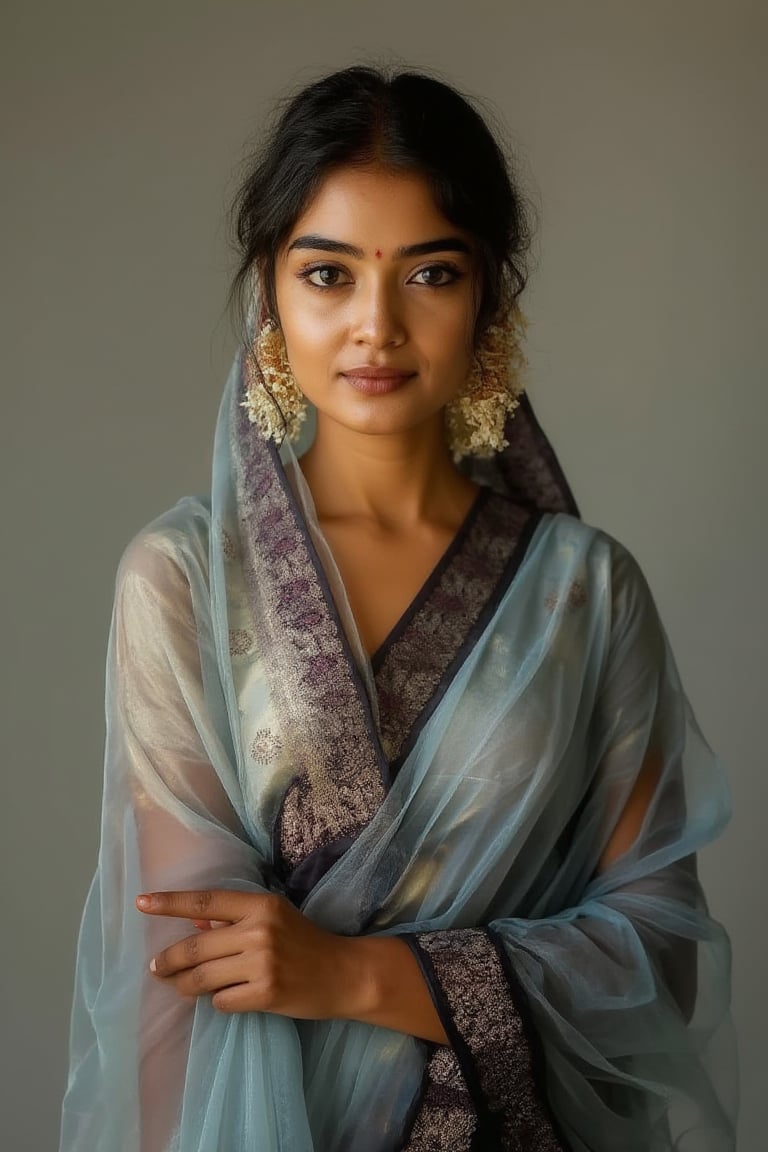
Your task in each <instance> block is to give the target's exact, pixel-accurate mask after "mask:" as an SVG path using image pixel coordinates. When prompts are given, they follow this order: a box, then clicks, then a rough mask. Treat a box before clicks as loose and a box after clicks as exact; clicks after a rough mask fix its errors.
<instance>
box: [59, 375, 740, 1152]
mask: <svg viewBox="0 0 768 1152" xmlns="http://www.w3.org/2000/svg"><path fill="white" fill-rule="evenodd" d="M241 396H242V377H241V361H240V358H238V359H237V360H236V362H235V364H234V366H233V369H232V372H231V374H230V377H229V380H228V382H227V385H226V388H225V391H224V395H223V398H222V402H221V407H220V411H219V418H218V423H217V429H216V440H215V448H214V461H213V483H212V491H211V494H210V497H209V496H206V497H199V498H198V497H188V498H185V499H183V500H181V501H179V503H178V504H176V505H175V507H173V508H171V509H170V510H169V511H168V512H166V513H164V514H163V515H162V516H160V517H158V518H157V519H156V520H154V521H153V522H152V523H151V524H149V525H148V526H147V527H146V528H145V529H143V530H142V531H141V532H140V533H139V534H138V535H137V536H136V537H135V538H134V539H133V540H132V541H131V543H130V544H129V545H128V547H127V548H126V550H125V552H124V554H123V556H122V559H121V562H120V565H119V569H118V573H117V580H116V589H115V602H114V611H113V616H112V624H111V630H110V637H109V648H108V665H107V686H106V710H107V739H106V751H105V774H104V793H103V820H102V833H101V847H100V853H99V859H98V866H97V868H96V872H95V876H94V879H93V883H92V885H91V888H90V891H89V893H88V897H87V901H86V906H85V910H84V914H83V920H82V925H81V932H80V940H79V947H78V959H77V973H76V987H75V1001H74V1006H73V1012H72V1033H71V1062H70V1075H69V1084H68V1089H67V1093H66V1097H65V1100H64V1107H63V1117H62V1139H61V1146H60V1148H61V1152H312V1150H314V1152H396V1150H405V1149H408V1150H414V1152H415V1150H421V1152H439V1150H443V1149H445V1150H446V1152H448V1150H450V1152H462V1150H473V1152H484V1150H493V1149H499V1150H520V1152H554V1150H571V1152H619V1150H620V1152H662V1150H664V1152H668V1150H672V1149H675V1150H679V1152H727V1150H732V1149H733V1148H734V1147H735V1144H734V1130H733V1123H734V1121H733V1113H734V1088H733V1084H732V1079H733V1065H734V1057H733V1044H732V1036H731V1030H730V1024H729V1015H728V1008H729V947H728V940H727V938H726V936H725V934H724V932H723V930H722V928H721V927H720V926H719V925H718V924H717V923H716V922H715V921H714V920H713V919H712V918H711V917H710V916H709V914H708V911H707V906H706V902H705V898H704V895H703V894H702V890H701V887H700V884H699V881H698V878H697V871H696V856H697V853H698V852H699V850H700V849H702V848H703V847H705V846H706V845H707V844H709V843H710V842H711V841H712V840H713V839H714V838H715V837H716V836H717V835H718V834H719V833H720V831H721V830H722V828H723V826H724V824H725V822H726V821H727V818H728V811H729V802H728V792H727V788H726V784H725V781H724V777H723V772H722V768H721V766H720V764H719V761H718V760H717V758H716V756H715V755H714V754H713V752H712V751H711V750H710V748H709V747H708V745H707V743H706V741H705V739H704V737H703V736H702V733H701V731H700V729H699V727H698V725H697V722H696V720H695V718H694V716H693V714H692V711H691V708H690V705H689V703H688V701H687V699H686V696H685V692H684V689H683V687H682V686H681V684H680V679H679V676H678V673H677V669H676V666H675V661H674V658H673V655H672V653H671V651H670V647H669V643H668V640H667V637H666V634H665V632H664V629H663V626H662V624H661V622H660V620H659V617H658V613H657V611H656V607H655V605H654V602H653V598H652V596H651V593H650V591H649V589H648V586H647V584H646V581H645V579H644V577H643V575H642V572H641V571H640V569H639V567H638V565H637V563H636V561H635V560H634V559H633V557H632V556H631V554H630V553H629V552H628V551H627V550H626V548H624V547H623V546H622V545H621V544H620V543H619V542H618V541H616V540H614V539H613V538H612V537H610V536H609V535H607V534H606V533H604V532H602V531H600V530H598V529H596V528H593V527H590V526H588V525H586V524H584V523H583V522H582V521H581V519H580V518H579V516H578V513H577V510H576V507H575V505H574V504H573V500H572V497H571V496H570V493H569V491H568V488H567V484H566V483H565V481H564V478H563V477H562V474H561V473H560V471H559V468H558V466H557V462H556V460H555V458H554V455H553V454H552V451H551V448H550V447H549V445H548V443H547V441H546V438H545V437H544V436H543V433H541V430H540V429H539V428H538V425H537V424H536V421H535V418H534V416H533V413H532V410H531V409H530V405H529V404H528V402H527V400H525V399H524V403H523V404H522V405H521V409H520V411H519V413H518V417H517V418H516V421H512V428H511V432H510V448H509V450H508V451H507V452H506V453H505V454H504V457H503V458H500V459H499V460H497V461H496V462H495V464H494V467H493V471H492V472H491V471H488V472H487V473H482V472H481V470H480V469H478V472H477V476H478V479H479V480H480V482H481V484H482V487H481V490H480V494H479V495H478V497H477V499H476V501H475V504H474V505H473V507H472V508H471V510H470V512H469V513H468V515H467V517H466V520H465V521H464V523H463V524H462V526H461V529H460V530H459V532H458V534H457V536H456V538H455V539H454V541H453V543H452V544H451V546H450V548H449V549H448V551H447V552H446V554H445V555H444V556H443V558H442V560H441V561H440V563H439V564H438V566H437V567H436V569H435V570H434V571H433V573H432V574H431V576H430V577H429V579H428V581H427V582H426V584H425V585H424V587H423V588H422V590H421V592H420V593H419V595H418V596H417V597H416V599H415V600H414V602H413V603H412V604H411V606H410V607H409V609H408V610H407V611H406V613H405V614H404V616H403V617H402V619H401V620H400V621H399V622H398V624H397V625H396V627H395V628H394V629H393V631H392V633H391V634H390V636H389V637H388V638H387V640H386V641H385V642H384V644H383V645H382V646H381V648H380V649H379V651H378V652H376V653H375V654H374V656H373V658H372V659H369V658H368V657H367V655H366V653H365V651H364V649H363V646H362V644H361V641H360V639H359V636H358V634H357V631H356V628H355V622H354V620H353V618H352V615H351V612H350V610H349V605H348V602H347V599H346V596H345V593H344V588H343V585H342V583H341V580H340V578H339V575H338V572H337V570H336V568H335V565H334V562H333V558H332V556H331V553H330V551H329V549H328V547H327V544H326V543H325V540H324V538H323V535H322V532H321V531H320V528H319V526H318V523H317V520H316V517H315V513H314V508H313V505H312V500H311V496H310V494H309V492H308V489H307V487H306V485H305V483H304V481H303V478H302V474H301V471H300V468H299V467H298V463H297V459H296V456H295V455H294V452H293V450H292V449H291V448H290V446H288V445H287V444H286V445H284V446H283V447H282V448H280V449H279V450H278V449H276V448H275V447H274V446H273V445H271V444H267V443H266V442H264V441H263V440H260V439H259V438H258V437H257V435H256V432H255V429H254V428H253V427H252V426H250V425H249V424H248V420H247V417H246V416H245V414H244V411H243V409H242V407H241V404H240V401H241ZM638 794H642V795H643V796H644V811H645V815H644V818H643V820H642V825H641V827H639V829H638V830H637V834H636V835H635V836H634V838H633V839H632V840H631V842H628V843H626V844H625V845H623V846H622V848H621V851H620V852H618V853H616V852H615V851H614V852H611V853H608V856H607V857H606V849H607V847H608V846H609V844H611V843H612V834H613V832H614V830H615V829H616V827H617V825H618V824H619V821H620V819H621V817H622V813H623V812H624V811H625V808H626V806H627V803H628V801H629V798H630V797H631V796H637V795H638ZM198 888H236V889H240V890H246V891H253V892H263V891H270V892H279V893H282V894H283V895H285V896H286V897H287V898H289V899H290V900H292V901H293V902H294V903H295V904H296V905H297V906H298V907H299V908H300V909H301V910H302V911H303V912H304V914H305V915H306V916H308V917H310V918H311V919H313V920H314V921H316V922H317V923H319V924H321V925H323V926H324V927H325V928H327V929H329V930H331V931H333V932H337V933H340V934H346V935H358V934H363V933H365V934H398V935H401V936H402V937H403V938H404V939H405V940H406V942H407V943H408V944H409V946H410V947H411V948H412V949H413V951H414V953H415V954H416V956H417V958H418V960H419V963H420V965H421V971H422V972H423V974H424V978H425V980H426V981H427V982H428V984H429V988H430V991H431V994H432V997H433V999H434V1002H435V1005H436V1008H437V1010H438V1012H439V1014H440V1016H441V1019H442V1021H443V1024H444V1026H445V1030H446V1033H447V1035H448V1037H449V1039H450V1045H449V1046H439V1045H434V1044H429V1043H426V1042H423V1041H421V1040H418V1039H416V1038H414V1037H411V1036H407V1035H405V1034H401V1033H397V1032H391V1031H388V1030H386V1029H383V1028H377V1027H372V1026H368V1025H364V1024H361V1023H358V1022H353V1021H347V1020H331V1021H294V1020H292V1019H290V1018H286V1017H281V1016H278V1015H272V1014H269V1013H256V1012H252V1013H239V1014H234V1015H227V1014H224V1013H221V1012H217V1011H216V1010H215V1009H214V1008H213V1006H212V1004H211V1001H210V997H208V996H205V995H203V996H200V997H198V998H197V999H196V1000H189V999H182V998H181V997H179V996H178V995H177V994H176V992H175V991H174V990H173V989H171V988H168V987H166V986H160V985H159V984H158V982H157V981H155V980H153V978H152V977H151V976H150V974H149V973H148V962H149V959H150V957H151V956H152V955H154V954H155V953H156V952H157V951H159V950H160V949H162V948H164V947H167V946H168V945H169V944H170V943H171V942H173V941H174V940H178V939H182V938H184V937H186V936H189V935H191V934H192V933H193V932H194V931H195V930H194V928H193V927H192V926H191V924H189V923H187V922H183V921H179V920H174V919H161V918H154V917H145V916H142V914H141V913H139V912H138V911H137V910H136V909H135V906H134V899H135V897H136V895H137V894H138V893H140V892H145V891H159V890H170V889H198Z"/></svg>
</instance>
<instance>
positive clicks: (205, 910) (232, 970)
mask: <svg viewBox="0 0 768 1152" xmlns="http://www.w3.org/2000/svg"><path fill="white" fill-rule="evenodd" d="M143 901H148V903H146V904H144V903H143ZM136 906H137V908H139V910H140V911H142V912H146V913H149V914H150V915H153V916H177V917H182V918H184V919H188V920H192V921H196V922H199V923H200V925H201V927H202V926H203V925H205V926H206V927H207V925H208V924H209V923H210V922H211V921H213V922H225V923H224V925H223V926H222V927H210V928H208V930H206V931H201V932H196V933H195V934H194V935H192V936H188V937H187V938H186V939H184V940H180V941H179V942H178V943H177V944H173V945H171V947H170V948H166V949H165V950H164V951H162V952H159V953H158V954H157V955H156V956H155V957H154V960H153V961H152V964H151V965H150V969H151V971H153V973H154V975H155V976H156V977H157V979H158V980H163V981H165V982H166V983H167V984H170V985H172V986H173V987H174V988H175V989H176V991H177V992H178V993H179V994H180V995H182V996H200V995H203V994H208V995H211V996H212V999H213V1005H214V1007H215V1008H218V1009H219V1010H220V1011H222V1012H276V1013H278V1014H279V1015H281V1016H293V1017H294V1018H296V1019H309V1020H324V1019H329V1018H331V1017H346V1018H348V1019H349V1018H355V1015H356V1012H357V1003H356V991H357V986H358V983H359V981H360V977H361V966H360V965H359V964H358V963H357V962H356V959H355V943H356V940H355V938H351V937H346V936H336V935H334V934H333V933H331V932H326V931H325V930H324V929H322V928H318V927H317V925H316V924H313V923H312V921H311V920H308V919H307V917H306V916H303V915H302V913H301V912H299V911H298V909H297V908H295V907H294V906H293V904H291V903H290V902H289V901H288V900H286V899H285V898H284V897H283V896H278V895H275V894H262V893H256V892H236V891H232V890H229V889H214V890H212V891H208V892H154V893H151V894H149V895H148V896H139V897H137V900H136ZM360 991H361V992H362V989H360Z"/></svg>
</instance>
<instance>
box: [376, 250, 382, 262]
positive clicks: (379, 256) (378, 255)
mask: <svg viewBox="0 0 768 1152" xmlns="http://www.w3.org/2000/svg"><path fill="white" fill-rule="evenodd" d="M376 258H377V259H378V260H381V248H377V249H376Z"/></svg>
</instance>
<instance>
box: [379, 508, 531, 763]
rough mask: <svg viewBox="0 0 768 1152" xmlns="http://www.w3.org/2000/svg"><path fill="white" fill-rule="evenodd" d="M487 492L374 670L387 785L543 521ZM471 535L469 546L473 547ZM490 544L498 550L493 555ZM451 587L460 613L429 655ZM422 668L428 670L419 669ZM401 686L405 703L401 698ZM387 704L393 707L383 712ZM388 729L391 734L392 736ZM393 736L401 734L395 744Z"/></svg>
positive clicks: (477, 636)
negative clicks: (475, 568) (472, 570)
mask: <svg viewBox="0 0 768 1152" xmlns="http://www.w3.org/2000/svg"><path fill="white" fill-rule="evenodd" d="M486 491H487V493H488V495H487V497H486V498H485V499H484V500H483V504H482V507H480V508H478V511H477V515H476V516H475V517H474V518H473V520H472V522H471V523H470V524H469V525H467V531H466V534H465V536H464V538H463V539H462V541H461V543H460V545H459V546H458V547H457V548H456V549H455V550H454V552H453V554H452V555H451V556H450V557H448V558H447V560H446V564H445V566H444V568H442V570H441V571H440V572H439V573H438V575H437V578H436V580H435V582H434V583H432V584H431V586H430V587H428V588H427V587H426V586H425V588H424V590H423V595H422V594H420V595H419V597H417V601H416V602H415V604H414V611H413V613H412V615H411V619H410V620H409V621H408V622H407V623H406V625H405V626H404V627H403V628H402V629H401V630H400V631H399V634H398V635H397V636H396V637H395V638H394V639H393V641H392V643H391V644H390V645H389V646H388V650H387V651H386V652H384V653H383V655H382V656H381V658H380V660H379V661H378V663H377V665H375V666H374V674H375V677H376V685H377V688H379V689H380V703H381V702H382V701H383V702H384V703H383V704H382V706H381V707H380V718H379V724H380V728H381V730H382V743H383V745H384V748H385V752H389V751H390V750H391V751H392V753H393V755H391V756H390V772H391V775H392V776H393V777H394V776H395V775H396V774H397V772H398V771H399V769H400V768H401V767H402V765H403V763H404V762H405V760H406V759H407V758H408V756H409V755H410V753H411V751H412V750H413V748H414V746H415V744H416V742H417V740H418V738H419V736H420V735H421V732H422V730H423V729H424V727H425V725H426V724H427V722H428V721H429V719H430V717H431V716H432V715H433V713H434V712H435V710H436V709H437V707H438V706H439V704H440V702H441V700H442V699H443V697H444V696H445V693H446V692H447V690H448V687H449V685H450V684H451V682H452V681H453V679H454V677H455V675H456V674H457V672H458V670H459V668H460V667H461V665H462V664H463V663H464V661H465V660H466V658H467V656H468V655H469V653H470V652H471V650H472V648H473V647H474V645H475V644H476V643H477V640H478V639H479V637H480V636H481V635H482V633H483V632H484V631H485V629H486V628H487V626H488V624H489V623H490V621H491V620H492V619H493V616H494V614H495V613H496V611H497V609H498V607H499V604H500V603H501V601H502V599H503V598H504V596H505V595H506V593H507V591H508V589H509V587H510V585H511V583H512V581H513V580H514V578H515V576H516V574H517V572H518V569H519V568H520V566H521V564H522V562H523V560H524V559H525V557H526V555H527V553H528V548H529V545H530V544H531V541H532V539H533V537H534V535H535V532H536V529H537V527H538V526H539V524H540V523H541V520H542V518H543V516H544V513H540V512H535V511H531V509H529V508H526V507H523V506H521V505H518V504H514V503H513V502H512V501H510V500H508V499H507V498H506V497H503V496H500V495H499V494H498V493H494V492H493V491H491V490H490V489H486ZM473 533H474V535H475V536H476V537H477V538H476V539H473ZM489 544H490V545H494V544H495V545H496V546H497V551H496V554H495V555H494V554H493V549H492V548H491V547H489ZM473 563H478V565H480V566H482V567H484V569H485V571H483V572H482V574H479V575H478V577H477V581H478V583H479V584H480V587H479V588H477V589H476V591H471V590H470V589H469V588H468V587H467V585H468V583H469V580H470V578H469V575H468V572H467V570H466V569H467V568H469V567H471V566H472V564H473ZM462 568H463V569H464V570H463V571H462ZM452 582H453V583H458V585H459V588H458V598H459V599H462V600H463V601H464V603H463V604H462V608H463V613H461V614H460V613H454V617H455V619H456V620H457V621H458V626H457V627H456V629H455V633H454V636H453V638H452V642H451V640H449V642H448V643H447V644H444V645H443V646H442V647H440V648H437V649H435V648H434V646H433V645H432V644H430V639H431V638H432V637H433V636H434V634H435V632H436V630H437V627H438V626H439V624H440V623H441V619H440V612H439V603H440V598H441V595H442V596H444V597H445V596H451V595H452V596H453V597H454V598H455V597H456V593H455V592H454V593H451V592H450V585H451V583H452ZM473 597H474V603H473V602H472V601H473ZM425 654H426V656H425ZM425 660H426V661H427V662H429V661H431V664H429V665H428V666H425ZM414 668H418V669H420V670H421V672H422V682H423V683H424V685H425V690H422V691H421V692H419V690H418V681H417V679H416V678H415V677H414V674H413V670H414ZM398 683H399V685H400V690H398ZM406 683H407V685H408V690H409V691H408V694H407V696H406V694H405V692H404V691H403V687H404V685H405V684H406ZM388 700H392V701H393V703H392V704H389V706H388V707H387V701H388ZM397 704H399V705H400V707H399V709H398V708H397ZM391 727H395V729H396V730H395V732H394V733H392V731H391ZM397 728H399V729H400V732H401V736H400V739H399V740H398V737H397Z"/></svg>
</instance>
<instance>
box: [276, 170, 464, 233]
mask: <svg viewBox="0 0 768 1152" xmlns="http://www.w3.org/2000/svg"><path fill="white" fill-rule="evenodd" d="M307 232H311V233H314V234H317V235H321V236H325V237H328V238H331V239H334V240H344V241H347V242H348V243H351V244H355V245H356V246H357V247H360V248H363V249H364V250H365V251H366V252H367V251H368V250H369V249H370V250H371V251H372V250H373V249H374V248H379V249H382V250H383V251H386V250H387V249H395V248H398V247H401V246H403V245H407V244H415V243H418V242H419V241H423V240H428V239H430V238H432V237H434V236H442V235H446V234H454V235H463V233H462V232H461V230H460V229H457V228H456V226H455V225H453V224H451V223H450V221H448V220H447V219H446V217H445V216H444V215H443V213H442V212H441V211H440V210H439V209H438V207H437V204H436V203H435V199H434V196H433V194H432V190H431V188H430V186H429V183H428V181H427V179H426V177H425V176H422V175H421V174H420V173H417V172H392V171H391V170H387V169H382V168H353V167H349V168H338V169H336V170H334V171H332V172H330V173H329V174H328V175H327V176H326V177H325V179H324V180H323V182H322V183H321V185H320V187H319V189H318V191H317V192H316V194H315V196H314V197H313V199H312V200H311V201H310V203H309V204H308V205H307V206H306V207H305V209H304V211H303V212H302V213H301V215H300V216H299V218H298V219H297V221H296V223H295V224H294V227H293V228H292V229H291V233H290V235H289V236H288V237H287V239H286V245H288V244H290V243H291V241H292V240H293V239H294V238H295V237H296V236H299V235H301V234H302V233H307Z"/></svg>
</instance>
